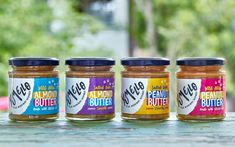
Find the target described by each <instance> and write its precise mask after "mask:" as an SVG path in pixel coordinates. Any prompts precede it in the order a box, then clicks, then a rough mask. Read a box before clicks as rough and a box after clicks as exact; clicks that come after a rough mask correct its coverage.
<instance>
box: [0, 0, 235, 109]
mask: <svg viewBox="0 0 235 147" xmlns="http://www.w3.org/2000/svg"><path fill="white" fill-rule="evenodd" d="M16 56H26V57H29V56H30V57H57V58H59V59H60V60H61V65H60V67H59V68H58V70H60V71H61V73H60V77H61V80H60V81H61V97H60V98H61V101H62V103H63V100H64V96H63V90H64V71H65V70H66V66H64V59H66V58H70V57H99V56H105V57H112V58H114V59H116V61H117V66H115V67H114V70H115V72H116V89H117V90H116V103H117V105H116V109H117V111H119V110H120V71H121V70H122V67H121V66H120V63H119V59H120V58H123V57H127V56H139V57H140V56H142V57H143V56H144V57H151V56H154V57H156V56H162V57H168V58H170V59H171V61H172V62H171V66H170V67H169V69H168V70H169V71H170V72H171V73H172V76H171V77H172V78H171V82H172V83H171V85H172V87H171V89H172V93H171V102H172V109H171V111H175V107H174V106H175V105H174V99H175V77H174V74H175V71H176V70H177V67H176V66H175V60H176V59H177V58H179V57H185V56H187V57H193V56H204V57H205V56H208V57H214V56H219V57H224V58H226V60H227V62H226V66H225V70H226V71H227V103H228V111H234V110H235V90H234V88H235V82H234V81H235V0H14V1H13V0H0V97H1V98H0V111H1V110H6V109H7V97H6V96H7V79H8V77H7V71H8V70H10V69H11V68H10V67H9V65H8V59H9V58H11V57H16ZM62 107H63V105H62Z"/></svg>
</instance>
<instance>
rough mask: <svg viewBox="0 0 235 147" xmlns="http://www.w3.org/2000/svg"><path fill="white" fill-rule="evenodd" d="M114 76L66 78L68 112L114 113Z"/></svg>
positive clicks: (84, 113) (85, 113) (86, 113)
mask: <svg viewBox="0 0 235 147" xmlns="http://www.w3.org/2000/svg"><path fill="white" fill-rule="evenodd" d="M114 87H115V85H114V78H66V113H69V114H81V115H92V114H112V113H114Z"/></svg>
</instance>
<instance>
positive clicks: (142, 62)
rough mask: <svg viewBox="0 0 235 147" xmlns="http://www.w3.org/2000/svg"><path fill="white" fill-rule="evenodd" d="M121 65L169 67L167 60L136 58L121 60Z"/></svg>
mask: <svg viewBox="0 0 235 147" xmlns="http://www.w3.org/2000/svg"><path fill="white" fill-rule="evenodd" d="M121 64H122V65H126V66H163V65H170V60H169V59H167V58H159V57H155V58H137V57H128V58H123V59H122V60H121Z"/></svg>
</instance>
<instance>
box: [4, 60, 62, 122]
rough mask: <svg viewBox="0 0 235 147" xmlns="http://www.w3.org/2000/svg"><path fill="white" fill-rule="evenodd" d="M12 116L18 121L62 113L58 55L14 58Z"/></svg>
mask: <svg viewBox="0 0 235 147" xmlns="http://www.w3.org/2000/svg"><path fill="white" fill-rule="evenodd" d="M9 65H11V66H12V70H11V71H9V92H8V93H9V118H10V119H11V120H14V121H46V120H55V119H57V118H58V113H59V78H58V71H56V70H55V67H56V66H57V65H59V60H58V59H55V58H11V59H10V60H9Z"/></svg>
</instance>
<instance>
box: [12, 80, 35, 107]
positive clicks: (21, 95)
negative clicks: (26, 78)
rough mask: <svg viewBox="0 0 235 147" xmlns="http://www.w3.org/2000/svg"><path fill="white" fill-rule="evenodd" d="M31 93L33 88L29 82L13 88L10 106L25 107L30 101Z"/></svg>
mask: <svg viewBox="0 0 235 147" xmlns="http://www.w3.org/2000/svg"><path fill="white" fill-rule="evenodd" d="M30 93H31V86H30V84H29V83H28V82H25V83H20V84H19V85H17V86H16V87H15V89H14V88H12V90H11V93H10V105H11V106H12V107H15V106H18V107H21V106H23V105H24V104H25V103H26V101H27V100H28V99H29V97H30Z"/></svg>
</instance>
